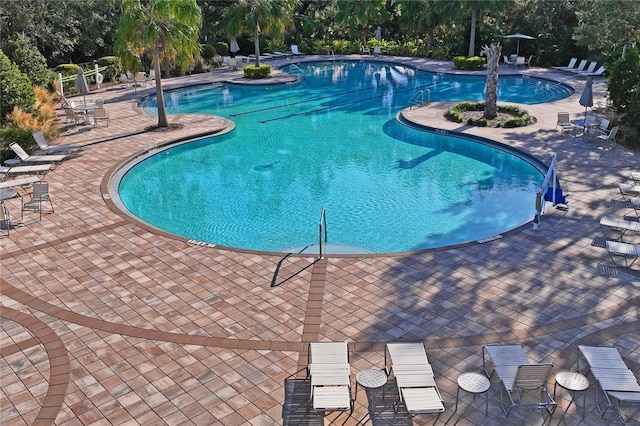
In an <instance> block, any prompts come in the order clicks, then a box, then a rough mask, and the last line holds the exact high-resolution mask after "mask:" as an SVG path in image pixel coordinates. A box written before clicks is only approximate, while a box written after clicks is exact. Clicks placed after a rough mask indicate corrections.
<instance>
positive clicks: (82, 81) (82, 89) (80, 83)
mask: <svg viewBox="0 0 640 426" xmlns="http://www.w3.org/2000/svg"><path fill="white" fill-rule="evenodd" d="M75 89H76V91H77V92H78V93H80V94H82V99H84V104H85V105H86V104H87V99H86V98H85V96H86V95H87V94H89V85H88V84H87V79H86V77H85V76H84V71H82V68H78V76H77V77H76V85H75Z"/></svg>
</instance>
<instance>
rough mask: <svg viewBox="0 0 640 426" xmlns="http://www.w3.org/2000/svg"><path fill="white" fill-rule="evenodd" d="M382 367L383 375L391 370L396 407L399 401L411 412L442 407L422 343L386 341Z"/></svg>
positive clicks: (434, 409)
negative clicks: (396, 392)
mask: <svg viewBox="0 0 640 426" xmlns="http://www.w3.org/2000/svg"><path fill="white" fill-rule="evenodd" d="M387 355H388V358H387ZM389 364H390V365H389ZM387 367H389V369H388V370H387ZM385 370H386V371H387V375H391V374H393V377H394V379H395V382H396V386H397V387H398V395H399V398H400V400H399V401H397V402H395V403H394V406H395V409H396V410H397V409H398V405H399V404H401V403H402V404H404V406H405V407H406V409H407V411H408V412H409V414H411V415H415V414H420V413H441V412H443V411H444V405H443V402H442V396H441V395H440V391H439V390H438V386H437V385H436V382H435V378H434V374H433V369H432V368H431V364H429V360H428V358H427V352H426V351H425V349H424V344H423V343H421V342H418V343H411V342H407V343H387V345H386V350H385Z"/></svg>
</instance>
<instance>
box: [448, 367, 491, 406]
mask: <svg viewBox="0 0 640 426" xmlns="http://www.w3.org/2000/svg"><path fill="white" fill-rule="evenodd" d="M490 387H491V382H490V381H489V379H487V376H485V375H484V374H480V373H473V372H471V373H462V374H461V375H460V376H459V377H458V390H457V391H456V407H455V409H454V410H453V411H458V397H459V396H460V389H462V390H463V391H466V392H469V393H472V394H473V399H475V398H476V395H479V394H481V393H487V391H488V390H489V388H490ZM484 413H485V415H489V394H488V393H487V399H486V401H485V404H484Z"/></svg>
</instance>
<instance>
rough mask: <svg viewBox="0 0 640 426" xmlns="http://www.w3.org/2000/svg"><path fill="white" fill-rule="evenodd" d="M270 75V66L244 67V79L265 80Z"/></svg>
mask: <svg viewBox="0 0 640 426" xmlns="http://www.w3.org/2000/svg"><path fill="white" fill-rule="evenodd" d="M270 75H271V66H270V65H260V66H259V67H256V66H255V65H247V66H246V67H244V76H245V78H266V77H269V76H270Z"/></svg>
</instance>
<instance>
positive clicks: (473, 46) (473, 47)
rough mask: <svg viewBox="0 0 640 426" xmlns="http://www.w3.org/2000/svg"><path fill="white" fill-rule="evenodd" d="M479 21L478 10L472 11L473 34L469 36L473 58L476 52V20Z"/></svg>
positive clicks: (470, 54)
mask: <svg viewBox="0 0 640 426" xmlns="http://www.w3.org/2000/svg"><path fill="white" fill-rule="evenodd" d="M477 19H478V9H475V8H473V9H471V34H470V35H469V54H468V55H467V56H468V57H472V56H473V54H474V52H475V50H476V20H477Z"/></svg>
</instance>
